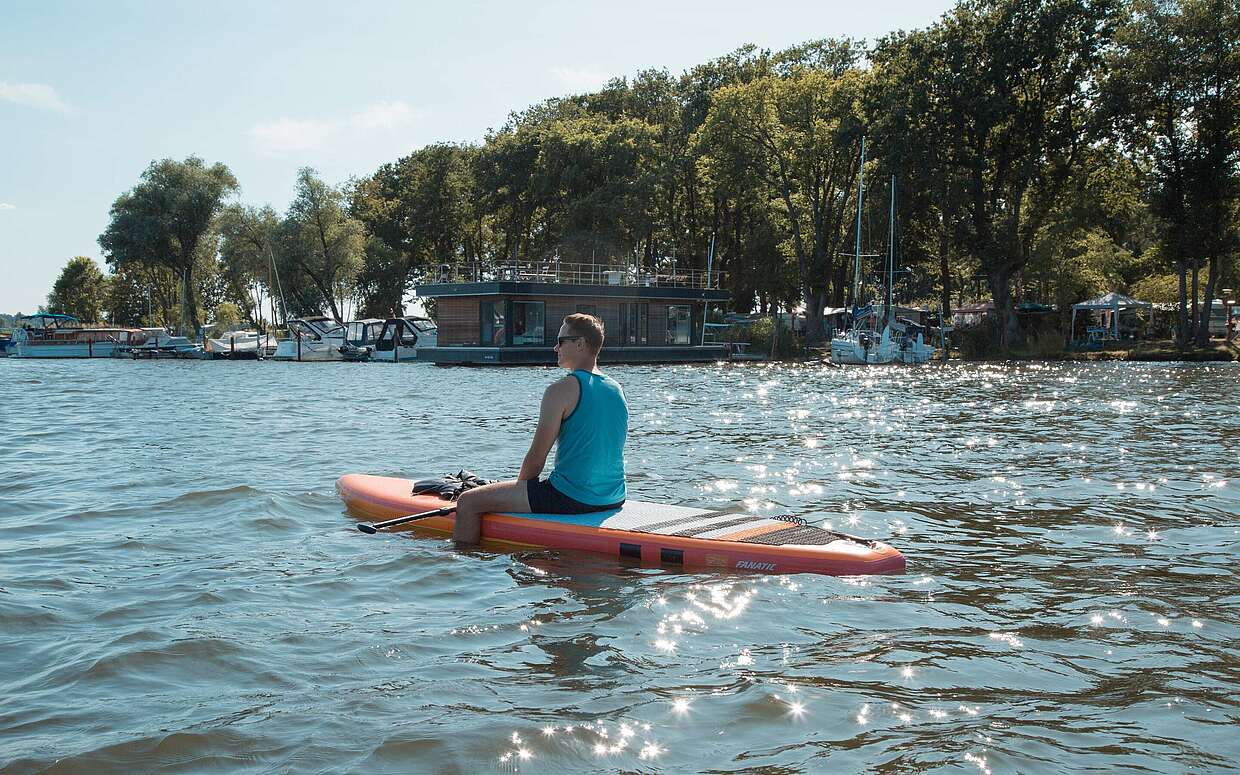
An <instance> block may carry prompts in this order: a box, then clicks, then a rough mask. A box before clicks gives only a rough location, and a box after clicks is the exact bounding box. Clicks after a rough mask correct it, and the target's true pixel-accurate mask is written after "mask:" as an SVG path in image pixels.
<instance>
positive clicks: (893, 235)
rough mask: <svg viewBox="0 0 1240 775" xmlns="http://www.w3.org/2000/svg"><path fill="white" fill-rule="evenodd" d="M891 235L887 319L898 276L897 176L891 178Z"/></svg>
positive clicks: (888, 243) (889, 242)
mask: <svg viewBox="0 0 1240 775" xmlns="http://www.w3.org/2000/svg"><path fill="white" fill-rule="evenodd" d="M890 223H891V226H890V230H891V234H890V236H889V237H888V239H887V317H888V318H890V317H891V301H892V293H891V290H892V289H891V285H892V281H893V280H894V279H895V276H896V176H895V175H892V176H891V216H890Z"/></svg>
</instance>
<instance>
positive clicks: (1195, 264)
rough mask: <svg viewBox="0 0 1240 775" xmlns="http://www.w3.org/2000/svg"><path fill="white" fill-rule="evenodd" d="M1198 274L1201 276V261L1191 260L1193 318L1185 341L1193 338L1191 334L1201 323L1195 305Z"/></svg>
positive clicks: (1197, 306) (1198, 309) (1199, 295)
mask: <svg viewBox="0 0 1240 775" xmlns="http://www.w3.org/2000/svg"><path fill="white" fill-rule="evenodd" d="M1199 274H1201V260H1200V259H1197V258H1194V259H1193V297H1192V299H1190V301H1191V302H1192V305H1193V317H1192V325H1191V326H1190V327H1189V329H1188V331H1189V333H1188V335H1187V336H1185V337H1184V339H1185V341H1192V339H1193V338H1194V334H1193V332H1194V331H1196V330H1197V326H1199V325H1200V323H1201V318H1200V307H1199V305H1198V304H1197V300H1198V299H1199V298H1201V293H1200V288H1199V287H1198V282H1199V280H1198V275H1199Z"/></svg>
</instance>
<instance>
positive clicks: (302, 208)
mask: <svg viewBox="0 0 1240 775" xmlns="http://www.w3.org/2000/svg"><path fill="white" fill-rule="evenodd" d="M280 231H281V245H282V249H281V251H280V256H281V260H282V261H283V263H284V265H285V267H286V268H287V269H288V270H290V271H282V272H281V275H282V276H283V277H288V278H289V279H290V281H294V280H295V279H297V278H295V277H293V275H300V277H302V278H304V279H305V280H307V281H308V282H309V284H310V285H311V286H313V288H314V289H315V290H316V291H317V292H318V295H319V299H318V301H319V303H320V304H326V305H327V306H328V308H329V309H330V310H331V314H332V317H333V318H335V319H336V321H337V322H344V316H343V314H342V312H341V310H342V308H343V307H344V304H345V302H346V300H347V299H349V298H352V297H353V295H354V291H355V285H354V282H355V280H356V278H357V273H358V270H360V269H361V264H362V251H363V247H364V244H365V230H364V228H363V226H362V224H361V222H360V221H358V220H357V219H356V218H353V217H352V216H350V215H349V213H348V212H347V210H346V209H345V197H344V194H343V192H341V191H340V189H338V188H335V187H333V186H330V185H328V184H326V183H324V182H323V181H322V180H320V179H319V177H318V175H317V173H315V171H314V170H312V169H310V168H308V167H307V168H305V169H302V170H301V171H300V172H299V173H298V175H297V188H296V193H295V195H294V197H293V202H292V204H290V205H289V209H288V214H287V215H286V216H285V219H284V223H283V225H282V227H281V230H280Z"/></svg>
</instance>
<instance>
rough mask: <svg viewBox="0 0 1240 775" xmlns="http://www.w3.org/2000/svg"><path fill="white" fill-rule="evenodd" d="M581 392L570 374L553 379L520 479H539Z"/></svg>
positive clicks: (541, 409) (545, 397)
mask: <svg viewBox="0 0 1240 775" xmlns="http://www.w3.org/2000/svg"><path fill="white" fill-rule="evenodd" d="M580 394H581V386H580V385H579V384H578V383H577V379H576V378H575V377H572V376H569V377H565V378H564V379H562V380H559V381H557V382H553V383H552V384H551V385H549V386H548V387H547V390H546V392H545V393H543V398H542V406H541V407H540V408H539V410H538V428H537V429H536V430H535V431H534V440H533V441H531V442H530V450H529V452H526V453H525V460H524V461H522V463H521V473H520V474H518V475H517V478H518V479H520V480H522V481H526V480H530V479H537V478H538V475H539V474H541V473H542V470H543V467H544V466H546V465H547V455H548V454H550V452H551V447H552V446H553V445H554V444H555V440H556V439H558V438H559V437H560V424H561V423H563V422H564V418H565V416H567V415H568V413H569V412H570V411H572V409H573V408H574V407H576V406H577V399H578V397H579V396H580Z"/></svg>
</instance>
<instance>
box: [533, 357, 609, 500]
mask: <svg viewBox="0 0 1240 775" xmlns="http://www.w3.org/2000/svg"><path fill="white" fill-rule="evenodd" d="M573 376H574V377H576V378H577V382H578V384H580V385H581V397H580V398H578V399H577V406H576V408H575V409H573V411H572V412H571V413H570V414H569V415H568V417H566V418H565V419H564V422H563V423H562V424H561V425H560V438H559V439H558V440H557V443H556V450H555V467H554V469H553V470H552V471H551V476H550V477H549V481H550V482H551V486H552V487H554V488H555V489H557V490H559V491H560V492H561V493H563V494H564V495H567V496H568V497H570V498H572V499H573V500H575V501H580V502H581V503H584V504H586V505H588V506H609V505H611V504H613V503H619V502H620V501H622V500H624V499H625V489H624V439H625V437H626V436H627V435H628V433H629V405H628V403H627V402H626V401H625V400H624V390H623V389H622V388H621V387H620V384H619V383H618V382H616V381H615V380H614V379H612V378H611V377H606V376H604V375H602V374H594V373H591V372H588V371H582V370H581V369H578V370H576V371H574V372H573Z"/></svg>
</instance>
